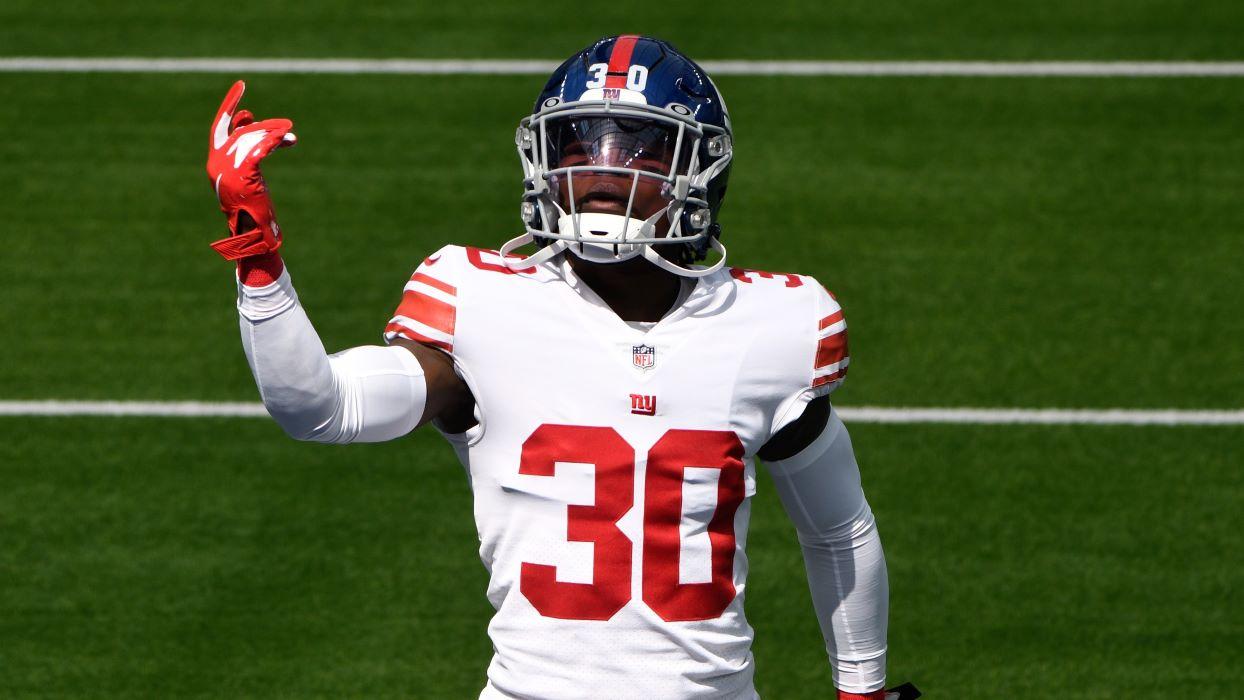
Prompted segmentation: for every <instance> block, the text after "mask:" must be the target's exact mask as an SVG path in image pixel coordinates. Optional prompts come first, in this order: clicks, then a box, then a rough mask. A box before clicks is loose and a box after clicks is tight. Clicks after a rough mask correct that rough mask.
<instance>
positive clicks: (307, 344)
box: [238, 270, 427, 443]
mask: <svg viewBox="0 0 1244 700" xmlns="http://www.w3.org/2000/svg"><path fill="white" fill-rule="evenodd" d="M238 322H239V325H240V326H241V329H242V347H243V349H244V350H245V351H246V359H247V361H248V362H250V365H251V372H252V373H253V374H254V375H255V384H256V385H258V387H259V396H260V398H262V399H263V404H264V407H265V408H267V409H268V413H270V414H272V417H273V418H274V419H276V422H277V424H279V425H280V426H281V428H283V429H284V430H285V432H286V433H289V435H290V437H293V438H294V439H296V440H312V441H315V442H332V443H348V442H382V441H384V440H392V439H393V438H396V437H401V436H402V435H405V434H406V433H409V432H410V431H411V430H413V429H414V428H415V426H416V425H418V424H419V419H420V418H422V417H423V409H424V405H425V403H426V399H427V384H426V382H425V381H424V377H423V367H422V366H421V365H420V364H419V360H418V359H417V358H415V356H414V355H413V354H411V352H410V351H409V350H407V349H406V348H403V347H399V346H390V347H380V346H375V345H369V346H363V347H357V348H351V349H350V350H346V351H344V352H339V353H337V354H335V355H332V356H331V357H330V356H329V355H327V354H326V353H325V352H324V344H323V343H321V342H320V337H319V336H318V335H316V332H315V328H314V327H312V325H311V321H310V319H308V318H307V314H306V312H305V311H303V310H302V305H301V304H299V303H298V294H297V293H296V292H295V291H294V285H293V283H292V282H291V281H290V277H289V271H288V270H285V271H282V272H281V276H280V278H279V279H277V280H276V281H275V282H273V283H272V284H269V285H266V286H263V287H247V286H246V285H243V284H241V283H240V282H239V284H238Z"/></svg>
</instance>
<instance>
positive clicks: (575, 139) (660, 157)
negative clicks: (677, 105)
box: [545, 116, 691, 176]
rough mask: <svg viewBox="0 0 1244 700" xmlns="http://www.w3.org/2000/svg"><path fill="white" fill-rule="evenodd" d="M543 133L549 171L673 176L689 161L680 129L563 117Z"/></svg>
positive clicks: (612, 119) (653, 123)
mask: <svg viewBox="0 0 1244 700" xmlns="http://www.w3.org/2000/svg"><path fill="white" fill-rule="evenodd" d="M545 128H546V132H545V133H546V140H545V149H546V150H545V156H546V158H547V162H548V164H549V168H550V169H555V168H569V167H588V168H591V167H608V168H627V169H630V170H639V171H641V172H646V173H653V174H656V175H664V176H672V175H675V174H677V173H678V172H679V171H684V172H685V170H686V168H687V165H688V163H689V161H690V155H691V148H690V147H689V146H688V144H685V143H684V144H681V148H680V147H679V146H680V144H679V139H678V137H679V130H678V128H677V127H676V126H673V125H669V124H663V123H660V122H657V121H653V120H649V119H630V118H618V117H607V116H592V117H567V118H563V119H550V120H549V121H548V122H547V123H546V126H545ZM675 156H677V159H678V161H679V162H678V163H675V162H674V160H675Z"/></svg>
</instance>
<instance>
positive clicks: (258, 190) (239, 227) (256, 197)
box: [207, 80, 298, 260]
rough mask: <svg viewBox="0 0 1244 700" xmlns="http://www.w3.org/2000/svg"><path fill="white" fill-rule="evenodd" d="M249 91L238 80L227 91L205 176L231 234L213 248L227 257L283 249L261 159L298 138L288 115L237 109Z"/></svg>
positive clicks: (213, 135)
mask: <svg viewBox="0 0 1244 700" xmlns="http://www.w3.org/2000/svg"><path fill="white" fill-rule="evenodd" d="M245 91H246V83H244V82H242V81H241V80H239V81H237V82H236V83H234V84H233V87H232V88H230V89H229V94H227V95H225V99H224V102H221V103H220V110H219V111H217V112H216V120H215V121H214V122H212V133H211V136H210V141H209V143H208V151H207V176H208V178H209V179H210V180H211V182H212V186H213V187H214V188H215V189H216V197H217V198H218V199H219V200H220V210H221V211H223V212H224V213H225V216H226V217H227V219H228V222H229V237H228V238H225V239H222V240H219V241H216V242H215V243H213V244H212V248H214V249H215V250H216V252H218V253H220V254H221V255H222V256H224V258H225V259H226V260H241V259H243V258H249V257H252V256H257V255H263V254H265V253H271V252H274V251H275V250H276V249H277V248H280V247H281V229H280V228H279V227H278V226H277V224H276V215H275V214H274V212H273V211H272V200H271V199H269V197H268V186H267V184H266V183H265V182H264V179H263V175H262V174H261V173H260V172H259V163H260V161H262V160H263V159H264V158H265V157H267V155H268V154H269V153H271V152H272V151H273V150H275V149H277V148H281V147H283V146H293V145H294V144H295V143H297V141H298V137H296V136H294V134H293V133H292V132H291V131H290V129H292V128H293V127H294V123H293V122H292V121H290V120H288V119H265V120H263V121H260V122H257V121H255V117H254V115H252V114H251V113H250V112H248V111H246V110H242V111H240V112H236V111H235V110H236V109H237V106H238V102H240V101H241V99H242V93H243V92H245Z"/></svg>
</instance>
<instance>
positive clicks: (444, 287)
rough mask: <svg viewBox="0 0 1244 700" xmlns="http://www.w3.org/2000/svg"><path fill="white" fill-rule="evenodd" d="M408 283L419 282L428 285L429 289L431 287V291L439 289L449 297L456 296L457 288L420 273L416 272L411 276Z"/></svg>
mask: <svg viewBox="0 0 1244 700" xmlns="http://www.w3.org/2000/svg"><path fill="white" fill-rule="evenodd" d="M410 281H411V282H421V283H423V284H426V285H428V286H429V287H432V288H433V289H439V290H441V291H442V292H445V293H446V294H449V295H450V296H458V288H457V287H455V286H453V285H452V284H446V283H444V282H442V281H440V280H438V279H436V278H435V277H432V276H431V275H425V274H423V273H422V272H416V273H415V274H413V275H411V277H410Z"/></svg>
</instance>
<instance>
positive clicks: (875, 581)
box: [768, 410, 890, 693]
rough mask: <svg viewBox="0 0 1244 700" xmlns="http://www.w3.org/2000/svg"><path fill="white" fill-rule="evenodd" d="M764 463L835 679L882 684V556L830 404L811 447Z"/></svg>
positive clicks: (844, 685)
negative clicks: (792, 533) (795, 540)
mask: <svg viewBox="0 0 1244 700" xmlns="http://www.w3.org/2000/svg"><path fill="white" fill-rule="evenodd" d="M768 466H769V471H770V473H771V474H772V475H773V481H774V483H775V484H776V486H777V492H778V495H779V496H780V497H781V499H782V505H783V506H784V507H785V508H786V513H787V515H789V516H790V519H791V520H792V521H794V523H795V530H796V531H797V532H798V534H799V544H800V546H801V547H802V548H803V562H804V568H805V569H806V570H807V573H808V586H809V588H811V590H812V604H813V606H814V607H815V608H816V615H817V618H819V620H820V623H821V633H822V634H823V635H824V637H825V648H826V649H827V650H828V652H829V661H830V666H831V667H832V670H833V676H834V685H836V686H837V687H838V688H840V689H842V690H845V691H847V692H852V693H871V692H873V691H875V690H880V689H881V688H882V687H884V686H885V655H886V624H887V616H888V611H889V597H890V593H889V584H888V581H887V578H886V566H885V554H884V553H883V552H882V551H881V537H880V536H879V535H878V534H877V523H876V521H875V520H874V519H873V513H872V509H870V508H869V507H868V501H866V500H865V499H864V490H863V489H862V488H861V487H860V470H859V467H858V466H857V465H856V462H855V453H854V452H853V451H852V449H851V437H850V436H849V435H847V429H846V426H844V425H843V424H842V419H840V418H839V417H838V414H837V412H833V411H832V410H831V413H830V416H829V422H828V423H827V424H826V425H825V430H824V431H823V432H822V433H821V435H820V436H819V437H818V438H817V439H816V440H814V441H813V442H812V444H811V445H809V446H808V447H807V448H805V449H804V450H803V451H802V452H800V453H799V454H797V455H795V456H793V457H790V458H788V459H784V460H781V461H777V462H773V463H771V464H769V465H768Z"/></svg>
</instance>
